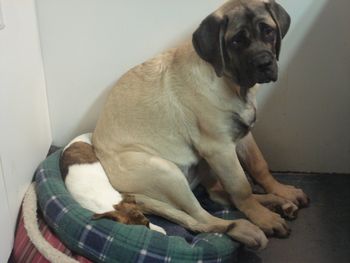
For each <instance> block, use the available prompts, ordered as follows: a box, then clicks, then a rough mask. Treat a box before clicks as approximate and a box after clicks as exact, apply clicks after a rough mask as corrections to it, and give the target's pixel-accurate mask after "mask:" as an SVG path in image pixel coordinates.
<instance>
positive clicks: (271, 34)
mask: <svg viewBox="0 0 350 263" xmlns="http://www.w3.org/2000/svg"><path fill="white" fill-rule="evenodd" d="M260 30H261V33H262V35H263V37H264V38H265V39H266V40H267V41H274V40H275V35H276V31H275V29H274V28H273V27H271V26H269V25H267V24H265V23H261V24H260Z"/></svg>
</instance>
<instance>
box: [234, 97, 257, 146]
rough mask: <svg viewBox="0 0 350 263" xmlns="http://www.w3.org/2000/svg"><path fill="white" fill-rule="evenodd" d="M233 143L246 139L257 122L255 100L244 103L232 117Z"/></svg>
mask: <svg viewBox="0 0 350 263" xmlns="http://www.w3.org/2000/svg"><path fill="white" fill-rule="evenodd" d="M231 122H232V123H231V127H232V138H233V141H236V140H239V139H241V138H243V137H245V136H246V135H247V134H248V133H249V132H250V130H251V129H252V128H253V127H254V124H255V122H256V104H255V102H254V101H253V100H248V101H247V102H244V103H243V102H242V103H241V104H240V107H239V109H238V110H236V111H235V112H234V113H233V114H232V117H231Z"/></svg>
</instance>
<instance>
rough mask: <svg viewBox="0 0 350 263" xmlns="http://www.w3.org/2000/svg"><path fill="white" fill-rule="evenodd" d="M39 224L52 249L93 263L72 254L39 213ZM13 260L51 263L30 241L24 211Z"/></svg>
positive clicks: (20, 220)
mask: <svg viewBox="0 0 350 263" xmlns="http://www.w3.org/2000/svg"><path fill="white" fill-rule="evenodd" d="M38 224H39V229H40V232H41V234H42V235H43V237H44V238H45V239H46V240H47V241H48V242H49V243H50V244H51V246H52V247H54V248H56V249H57V250H59V251H61V252H63V253H64V254H66V255H67V256H70V257H72V258H74V259H75V260H77V261H79V262H81V263H92V261H90V260H88V259H86V258H84V257H82V256H79V255H77V254H75V253H72V252H71V251H70V250H69V249H68V248H66V247H65V246H64V245H63V244H62V242H61V241H60V240H59V239H58V238H57V237H56V236H55V234H54V233H52V232H51V230H50V229H49V227H48V226H47V225H46V223H45V221H44V220H43V218H42V217H41V215H40V213H38ZM12 253H13V254H12V256H13V257H12V258H13V259H14V261H15V262H16V263H32V262H35V263H50V262H49V261H48V260H47V259H46V258H45V257H44V256H43V255H42V254H41V253H40V252H39V251H38V250H37V249H36V247H35V246H34V245H33V243H32V242H31V241H30V239H29V237H28V235H27V231H26V229H25V227H24V222H23V215H22V211H21V212H20V219H19V223H18V227H17V231H16V237H15V242H14V247H13V252H12Z"/></svg>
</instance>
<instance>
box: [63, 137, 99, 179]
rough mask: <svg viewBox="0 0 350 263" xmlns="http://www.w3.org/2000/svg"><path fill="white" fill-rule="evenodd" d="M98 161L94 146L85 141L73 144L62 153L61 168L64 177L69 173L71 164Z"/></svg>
mask: <svg viewBox="0 0 350 263" xmlns="http://www.w3.org/2000/svg"><path fill="white" fill-rule="evenodd" d="M96 162H98V159H97V157H96V154H95V152H94V148H93V146H92V145H90V144H88V143H85V142H75V143H73V144H71V145H70V146H69V147H68V148H67V149H66V150H65V151H64V152H63V153H62V155H61V158H60V170H61V173H62V177H63V179H65V178H66V176H67V174H68V169H69V166H72V165H74V164H92V163H96Z"/></svg>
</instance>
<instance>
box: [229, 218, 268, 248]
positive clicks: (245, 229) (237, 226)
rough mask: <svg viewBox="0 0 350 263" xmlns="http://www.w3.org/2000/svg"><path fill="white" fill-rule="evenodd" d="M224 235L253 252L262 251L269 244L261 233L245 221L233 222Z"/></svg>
mask: <svg viewBox="0 0 350 263" xmlns="http://www.w3.org/2000/svg"><path fill="white" fill-rule="evenodd" d="M226 233H227V234H228V235H229V236H230V237H232V238H233V239H235V240H237V241H239V242H241V243H243V244H244V245H246V246H247V247H248V248H251V249H255V250H261V249H264V248H265V247H266V246H267V243H268V242H269V241H268V239H267V238H266V236H265V234H264V232H263V231H261V230H260V229H259V228H258V227H257V226H256V225H254V224H252V223H250V222H249V221H248V220H245V219H238V220H235V221H234V222H233V223H232V224H231V225H230V226H229V227H228V229H227V232H226Z"/></svg>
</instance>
